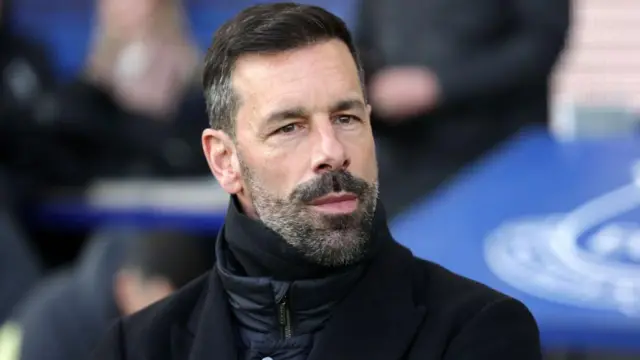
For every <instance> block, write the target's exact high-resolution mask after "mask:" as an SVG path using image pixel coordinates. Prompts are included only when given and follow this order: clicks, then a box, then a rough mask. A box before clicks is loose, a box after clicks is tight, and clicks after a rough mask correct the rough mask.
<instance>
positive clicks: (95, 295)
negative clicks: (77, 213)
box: [0, 229, 213, 360]
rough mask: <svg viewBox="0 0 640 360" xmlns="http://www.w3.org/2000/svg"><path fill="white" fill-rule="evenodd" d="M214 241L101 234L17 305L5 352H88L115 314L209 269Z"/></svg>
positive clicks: (67, 355)
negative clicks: (73, 262) (74, 261)
mask: <svg viewBox="0 0 640 360" xmlns="http://www.w3.org/2000/svg"><path fill="white" fill-rule="evenodd" d="M206 243H207V242H204V241H202V240H201V239H200V238H195V237H191V236H189V235H186V234H183V233H179V232H174V231H157V232H143V233H141V232H139V231H137V230H133V229H108V230H105V231H103V232H102V233H99V234H98V235H97V236H96V237H95V238H93V240H92V241H90V242H89V243H88V245H87V246H86V248H85V250H84V252H83V253H82V254H81V256H80V258H79V260H78V262H77V264H76V265H74V266H73V267H71V268H68V269H65V270H62V271H59V272H58V273H55V274H52V275H51V276H49V277H48V278H47V279H45V280H44V281H43V282H42V283H41V284H40V285H39V286H37V287H36V288H34V289H33V291H32V292H31V293H30V294H29V296H28V297H27V299H26V300H25V301H24V303H22V304H21V306H20V307H19V308H18V309H17V310H16V311H15V312H14V315H13V316H12V317H11V319H10V321H9V322H7V323H6V324H5V334H9V335H6V336H5V337H4V338H3V337H2V336H0V353H2V351H7V348H10V347H16V346H17V347H18V348H19V351H17V353H19V356H18V354H16V355H15V357H14V359H16V360H17V359H23V360H27V359H34V360H36V359H38V360H41V359H48V360H56V359H60V360H74V359H77V360H81V359H82V360H83V359H86V358H87V357H88V356H89V353H90V351H91V349H92V348H93V347H94V346H95V344H96V342H97V341H99V339H100V338H101V337H102V336H103V333H104V331H106V330H107V328H108V327H109V325H110V323H111V321H112V320H113V319H115V318H117V317H118V316H120V315H123V314H128V313H131V312H135V311H137V310H139V309H140V308H142V307H144V306H147V305H149V304H150V303H151V302H153V301H156V300H158V299H160V298H162V297H165V296H168V295H169V294H170V293H171V292H173V291H174V290H176V289H177V288H179V287H181V286H183V285H184V284H185V283H187V282H189V281H190V280H192V279H194V278H196V277H198V276H199V275H201V274H203V273H205V272H206V271H207V270H208V269H209V268H210V267H211V266H212V264H213V260H212V259H213V249H212V248H211V251H208V247H207V246H206ZM16 343H17V345H16ZM3 360H4V359H3ZM7 360H13V359H7Z"/></svg>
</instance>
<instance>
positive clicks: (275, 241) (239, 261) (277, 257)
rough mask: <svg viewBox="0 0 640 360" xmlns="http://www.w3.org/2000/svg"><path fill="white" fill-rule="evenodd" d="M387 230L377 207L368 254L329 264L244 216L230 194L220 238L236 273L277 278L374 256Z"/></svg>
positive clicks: (313, 273)
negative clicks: (310, 255) (320, 263)
mask: <svg viewBox="0 0 640 360" xmlns="http://www.w3.org/2000/svg"><path fill="white" fill-rule="evenodd" d="M388 234H389V231H388V228H387V224H386V218H385V216H384V210H383V209H382V208H381V206H380V205H379V206H378V209H377V210H376V213H375V216H374V220H373V228H372V234H371V238H370V241H369V245H368V249H367V254H366V256H365V257H364V258H363V260H362V261H361V262H360V263H358V264H351V265H349V266H345V267H328V266H323V265H319V264H316V263H314V262H312V261H311V260H309V259H307V258H306V257H304V256H303V255H302V254H301V253H300V252H299V251H297V250H296V249H295V248H294V247H292V246H291V245H289V244H288V243H287V242H286V241H284V239H282V237H280V236H279V235H278V234H277V233H275V232H274V231H273V230H271V229H269V228H268V227H266V226H265V225H264V224H263V223H262V222H260V221H259V220H255V219H251V218H249V217H248V216H246V215H245V214H244V213H243V212H242V210H241V208H240V204H239V202H238V199H236V198H235V197H232V200H231V202H230V205H229V210H228V211H227V218H226V222H225V226H224V229H223V232H222V233H221V237H220V239H219V241H224V242H225V243H226V245H227V246H226V248H227V249H228V251H229V253H230V255H231V256H229V265H230V266H231V267H232V269H233V271H234V272H236V273H237V274H238V275H242V276H249V277H262V278H271V279H274V280H280V281H294V280H305V279H320V278H325V277H327V276H329V275H331V274H334V273H337V272H342V271H345V270H347V269H348V268H351V267H356V266H357V265H360V264H361V263H362V262H366V261H368V260H369V259H371V258H372V257H373V256H375V254H376V252H377V250H378V248H379V247H380V244H381V243H382V242H383V241H384V239H388V238H390V237H389V235H388Z"/></svg>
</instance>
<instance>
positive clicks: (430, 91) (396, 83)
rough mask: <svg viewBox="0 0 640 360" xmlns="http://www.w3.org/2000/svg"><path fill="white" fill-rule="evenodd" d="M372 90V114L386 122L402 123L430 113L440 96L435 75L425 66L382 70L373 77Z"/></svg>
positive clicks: (370, 87) (370, 88)
mask: <svg viewBox="0 0 640 360" xmlns="http://www.w3.org/2000/svg"><path fill="white" fill-rule="evenodd" d="M369 90H370V94H371V103H372V106H373V111H374V112H375V113H376V114H377V115H379V117H380V119H381V120H382V121H386V122H402V121H403V120H405V119H407V118H409V117H411V116H414V115H419V114H422V113H425V112H428V111H430V110H432V109H433V108H434V107H435V106H436V104H437V103H438V100H439V96H440V89H439V84H438V80H437V78H436V76H435V75H434V74H433V73H432V72H431V71H429V69H427V68H423V67H391V68H388V69H384V70H381V71H380V72H378V73H377V74H375V75H374V77H373V79H372V81H371V83H370V86H369Z"/></svg>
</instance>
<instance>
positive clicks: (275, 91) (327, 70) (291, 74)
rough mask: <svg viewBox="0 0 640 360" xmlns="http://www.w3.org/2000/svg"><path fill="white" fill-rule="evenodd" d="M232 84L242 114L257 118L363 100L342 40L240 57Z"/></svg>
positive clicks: (357, 79)
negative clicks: (288, 109) (282, 110)
mask: <svg viewBox="0 0 640 360" xmlns="http://www.w3.org/2000/svg"><path fill="white" fill-rule="evenodd" d="M232 82H233V87H234V90H235V91H236V92H237V94H238V96H239V97H240V99H241V104H242V105H241V108H240V112H241V113H242V112H245V114H246V111H247V110H250V111H251V112H252V114H253V115H254V116H256V115H258V116H259V115H265V114H267V113H269V112H271V111H273V110H276V109H279V108H283V107H294V106H295V107H304V108H307V109H309V110H314V109H316V108H317V109H319V108H321V107H325V106H328V105H329V104H333V103H335V102H336V101H341V100H343V99H344V98H354V97H355V98H359V99H361V100H364V99H363V94H362V88H361V83H360V78H359V76H358V69H357V66H356V64H355V61H354V60H353V57H352V55H351V53H350V52H349V49H348V47H347V46H346V45H345V44H344V43H343V42H341V41H338V40H330V41H326V42H322V43H318V44H314V45H309V46H306V47H303V48H299V49H295V50H291V51H287V52H282V53H278V54H266V55H264V54H259V55H253V54H252V55H248V56H245V57H241V58H240V59H238V61H237V63H236V66H235V69H234V73H233V76H232ZM243 108H244V109H243ZM239 115H240V114H239Z"/></svg>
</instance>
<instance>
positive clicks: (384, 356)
mask: <svg viewBox="0 0 640 360" xmlns="http://www.w3.org/2000/svg"><path fill="white" fill-rule="evenodd" d="M376 236H382V237H387V238H388V240H389V241H387V242H386V243H385V245H384V246H383V247H382V248H381V249H380V250H381V251H380V252H379V254H378V256H376V257H375V258H374V260H373V262H372V263H371V265H370V266H369V267H368V268H367V270H366V272H365V274H364V275H363V277H362V279H361V280H360V281H359V282H358V283H357V284H356V285H355V286H354V288H353V290H352V291H351V293H350V294H348V295H347V296H346V297H345V299H344V300H343V301H342V302H341V303H339V304H338V305H337V306H336V307H335V308H334V310H333V313H332V316H331V319H330V320H329V321H328V322H327V324H326V326H325V328H324V330H323V331H322V333H321V334H320V336H319V338H318V340H317V341H316V342H315V345H314V348H313V350H312V352H311V354H310V355H309V360H322V359H327V358H331V359H332V360H347V359H349V360H351V359H368V360H392V359H400V358H401V357H402V354H403V353H404V352H405V351H406V350H407V349H408V347H409V346H410V344H411V342H412V339H413V337H414V335H415V333H416V331H417V329H418V327H419V326H420V324H421V323H422V321H423V319H424V316H425V308H424V306H421V305H417V304H416V303H415V302H414V293H413V289H414V286H413V284H414V280H413V275H414V274H413V273H412V264H414V258H413V255H412V254H411V252H410V251H409V250H408V249H406V248H404V247H402V246H401V245H399V244H398V243H396V242H395V241H393V240H392V239H391V235H390V234H389V233H388V231H387V232H380V233H377V234H376ZM233 328H234V326H233V322H232V317H231V313H230V311H229V305H228V300H227V297H226V294H225V290H224V288H223V286H222V282H221V280H220V276H219V274H218V272H217V271H216V270H214V271H212V272H211V274H210V275H209V281H208V288H207V290H205V292H204V293H203V296H201V299H200V302H199V303H198V305H197V306H196V307H195V309H194V310H193V312H192V314H191V318H190V321H189V325H188V330H187V332H182V333H179V334H176V336H174V349H176V347H177V348H179V349H181V350H176V353H175V354H174V359H176V360H177V359H184V358H185V354H184V353H180V354H178V352H181V351H186V349H188V348H190V349H191V350H190V356H189V358H188V359H190V360H211V359H221V360H226V359H236V358H237V339H236V335H235V333H234V332H232V331H229V329H233ZM185 341H186V342H187V343H185Z"/></svg>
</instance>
